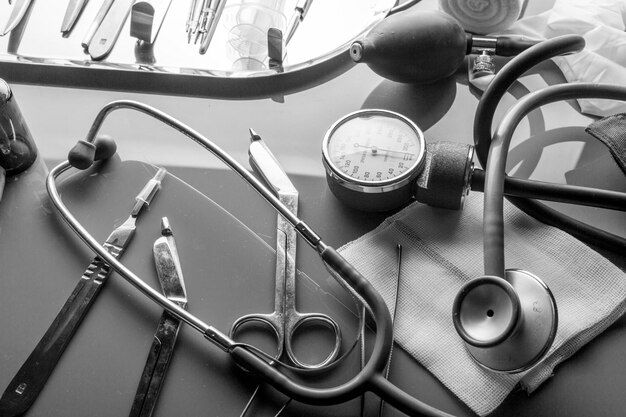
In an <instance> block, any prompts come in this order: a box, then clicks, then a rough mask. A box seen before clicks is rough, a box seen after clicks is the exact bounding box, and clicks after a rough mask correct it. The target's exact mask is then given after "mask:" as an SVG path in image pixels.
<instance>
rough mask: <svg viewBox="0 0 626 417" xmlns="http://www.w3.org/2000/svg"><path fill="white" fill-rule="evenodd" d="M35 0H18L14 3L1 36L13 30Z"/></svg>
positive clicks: (0, 33)
mask: <svg viewBox="0 0 626 417" xmlns="http://www.w3.org/2000/svg"><path fill="white" fill-rule="evenodd" d="M34 1H35V0H17V1H16V2H15V4H14V5H13V9H12V10H11V14H10V15H9V19H8V20H7V23H6V25H5V26H4V29H2V31H1V32H0V36H4V35H6V34H7V33H9V32H11V31H12V30H13V29H14V28H15V27H16V26H17V25H18V24H19V23H20V21H21V20H22V18H23V17H24V15H25V14H26V11H27V10H28V8H29V7H30V6H31V4H32V3H34Z"/></svg>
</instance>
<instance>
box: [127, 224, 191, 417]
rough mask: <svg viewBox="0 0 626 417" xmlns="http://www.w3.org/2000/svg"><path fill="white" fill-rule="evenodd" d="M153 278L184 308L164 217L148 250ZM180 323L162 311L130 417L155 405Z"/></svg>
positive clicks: (179, 271) (142, 416) (182, 287)
mask: <svg viewBox="0 0 626 417" xmlns="http://www.w3.org/2000/svg"><path fill="white" fill-rule="evenodd" d="M152 252H153V254H154V263H155V265H156V270H157V275H158V276H159V282H160V283H161V289H162V290H163V294H164V295H165V297H166V298H167V299H168V300H170V301H172V302H174V303H176V304H178V305H179V306H180V307H182V308H186V307H187V292H186V290H185V281H183V272H182V269H181V266H180V258H179V257H178V250H177V249H176V242H175V241H174V236H173V234H172V228H171V227H170V223H169V221H168V219H167V217H163V218H162V219H161V237H160V238H158V239H157V240H156V242H154V246H153V248H152ZM180 324H181V323H180V320H178V319H177V318H176V317H174V316H173V315H172V314H171V313H169V312H167V311H164V312H163V314H162V315H161V320H160V322H159V327H157V330H156V333H155V334H154V339H153V341H152V346H151V347H150V351H149V353H148V359H147V360H146V365H145V366H144V368H143V373H142V375H141V379H140V380H139V386H138V387H137V392H136V394H135V400H134V401H133V405H132V408H131V410H130V417H149V416H151V415H152V412H153V410H154V406H155V405H156V401H157V398H158V396H159V391H160V390H161V385H162V384H163V379H164V378H165V373H166V372H167V368H168V365H169V362H170V358H171V357H172V353H173V351H174V345H175V344H176V338H177V336H178V330H179V328H180Z"/></svg>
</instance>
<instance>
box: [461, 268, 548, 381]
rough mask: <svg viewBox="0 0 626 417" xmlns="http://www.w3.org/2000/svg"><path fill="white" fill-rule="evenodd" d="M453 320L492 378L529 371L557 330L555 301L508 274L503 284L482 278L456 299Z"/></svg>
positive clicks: (538, 286) (522, 275)
mask: <svg viewBox="0 0 626 417" xmlns="http://www.w3.org/2000/svg"><path fill="white" fill-rule="evenodd" d="M452 318H453V322H454V326H455V328H456V330H457V332H458V333H459V335H460V336H461V338H463V340H464V342H465V345H466V347H467V350H468V352H469V353H470V355H471V356H472V357H473V358H474V359H475V360H476V361H477V362H478V363H479V364H480V365H482V366H484V367H485V368H487V369H490V370H492V371H495V372H503V373H517V372H523V371H525V370H528V369H530V368H531V367H533V366H534V365H535V364H537V363H538V362H539V361H540V360H541V359H542V358H543V356H544V354H545V353H546V352H547V351H548V349H549V348H550V346H551V345H552V342H553V341H554V336H555V335H556V329H557V325H558V315H557V307H556V302H555V300H554V296H553V295H552V293H551V292H550V289H549V288H548V287H547V286H546V284H545V283H544V282H543V281H542V280H541V279H539V278H538V277H536V276H534V275H532V274H530V273H529V272H526V271H522V270H518V269H509V270H507V271H506V274H505V278H504V279H502V278H499V277H492V276H484V277H480V278H477V279H474V280H472V281H470V282H469V283H467V284H465V285H464V286H463V287H462V288H461V290H460V291H459V293H458V294H457V296H456V298H455V300H454V304H453V309H452Z"/></svg>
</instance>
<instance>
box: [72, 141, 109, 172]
mask: <svg viewBox="0 0 626 417" xmlns="http://www.w3.org/2000/svg"><path fill="white" fill-rule="evenodd" d="M115 152H117V144H116V143H115V140H114V139H113V138H112V137H111V136H108V135H100V136H98V137H97V138H96V139H95V140H94V142H93V143H91V142H87V141H86V140H79V141H78V142H76V145H74V147H72V149H71V150H70V152H69V153H68V155H67V160H68V162H69V163H70V165H71V166H73V167H74V168H76V169H80V170H84V169H87V168H89V167H90V166H91V165H93V163H94V161H101V160H104V159H109V158H110V157H112V156H113V155H115Z"/></svg>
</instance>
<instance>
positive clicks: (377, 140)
mask: <svg viewBox="0 0 626 417" xmlns="http://www.w3.org/2000/svg"><path fill="white" fill-rule="evenodd" d="M425 148H426V142H425V139H424V133H423V132H422V131H421V130H420V129H419V128H418V127H417V125H416V124H415V123H413V122H412V121H411V120H409V119H408V118H406V117H404V116H402V115H401V114H398V113H395V112H392V111H388V110H379V109H373V110H359V111H356V112H353V113H350V114H348V115H346V116H344V117H342V118H341V119H339V120H338V121H337V122H335V123H334V124H333V125H332V126H331V127H330V129H329V130H328V132H327V133H326V136H325V137H324V141H323V144H322V157H323V163H324V167H325V169H326V180H327V181H328V186H329V188H330V189H331V191H332V192H333V194H335V196H336V197H337V198H339V199H340V200H341V201H342V202H344V203H346V204H347V205H349V206H351V207H354V208H357V209H359V210H365V211H387V210H391V209H394V208H397V207H399V206H401V205H403V204H405V203H406V202H408V201H409V200H410V199H411V198H412V196H413V184H414V179H415V178H416V177H417V176H418V175H419V174H420V172H421V171H422V169H423V166H424V160H425Z"/></svg>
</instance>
